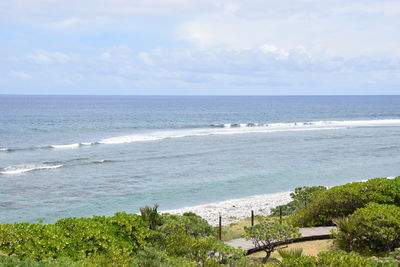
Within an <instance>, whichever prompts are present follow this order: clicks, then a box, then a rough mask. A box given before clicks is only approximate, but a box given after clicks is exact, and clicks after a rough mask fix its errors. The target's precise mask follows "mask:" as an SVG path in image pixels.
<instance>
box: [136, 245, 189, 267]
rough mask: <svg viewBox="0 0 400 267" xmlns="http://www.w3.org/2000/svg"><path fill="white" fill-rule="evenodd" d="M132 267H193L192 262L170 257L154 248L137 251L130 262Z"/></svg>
mask: <svg viewBox="0 0 400 267" xmlns="http://www.w3.org/2000/svg"><path fill="white" fill-rule="evenodd" d="M132 265H133V266H140V267H195V266H197V265H196V264H195V263H194V262H190V261H189V260H188V259H185V258H183V257H171V256H169V255H168V254H167V252H165V251H163V250H160V249H158V248H155V247H145V248H144V249H143V250H141V251H139V252H138V254H137V255H136V256H135V259H134V260H133V262H132Z"/></svg>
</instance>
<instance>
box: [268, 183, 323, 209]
mask: <svg viewBox="0 0 400 267" xmlns="http://www.w3.org/2000/svg"><path fill="white" fill-rule="evenodd" d="M325 190H326V187H325V186H303V187H297V188H296V189H295V190H294V192H293V193H290V196H291V198H292V199H293V200H292V201H290V202H289V203H287V204H285V205H281V206H277V207H276V208H272V209H271V215H272V216H279V214H280V209H282V215H284V216H287V215H290V214H292V213H294V212H297V211H299V210H300V209H302V208H303V207H304V206H305V205H307V204H308V203H309V202H310V201H311V200H312V199H313V198H314V197H315V196H316V195H317V194H318V193H320V192H323V191H325Z"/></svg>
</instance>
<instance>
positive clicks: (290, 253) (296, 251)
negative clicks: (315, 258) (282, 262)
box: [278, 248, 303, 259]
mask: <svg viewBox="0 0 400 267" xmlns="http://www.w3.org/2000/svg"><path fill="white" fill-rule="evenodd" d="M278 254H279V256H281V258H282V259H289V258H300V257H302V256H303V248H292V249H278Z"/></svg>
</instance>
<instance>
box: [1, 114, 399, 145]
mask: <svg viewBox="0 0 400 267" xmlns="http://www.w3.org/2000/svg"><path fill="white" fill-rule="evenodd" d="M382 126H400V119H388V120H358V121H310V122H288V123H259V122H257V123H256V122H248V123H224V124H212V125H209V126H202V127H199V126H190V127H189V128H179V129H165V130H161V129H159V130H154V131H148V132H145V133H144V132H142V133H135V134H130V135H123V136H116V137H111V138H105V139H102V140H100V141H96V142H81V143H73V144H58V145H47V146H40V147H28V148H0V152H13V151H19V150H36V149H54V150H62V149H78V148H80V147H86V146H93V145H97V144H123V143H133V142H147V141H157V140H163V139H170V138H182V137H191V136H209V135H227V134H231V135H232V134H245V133H273V132H291V131H318V130H336V129H346V128H357V127H382Z"/></svg>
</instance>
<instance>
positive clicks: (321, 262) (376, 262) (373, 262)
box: [318, 251, 397, 267]
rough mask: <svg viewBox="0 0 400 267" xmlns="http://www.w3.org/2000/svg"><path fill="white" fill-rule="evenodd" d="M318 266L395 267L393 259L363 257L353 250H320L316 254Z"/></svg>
mask: <svg viewBox="0 0 400 267" xmlns="http://www.w3.org/2000/svg"><path fill="white" fill-rule="evenodd" d="M318 266H321V267H334V266H335V267H336V266H337V267H341V266H346V267H361V266H362V267H369V266H373V267H378V266H382V267H383V266H385V267H397V263H396V261H395V260H390V259H389V260H385V261H381V260H380V259H379V258H371V257H363V256H361V255H359V254H357V253H355V252H351V253H346V252H344V251H332V252H321V253H319V254H318Z"/></svg>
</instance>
